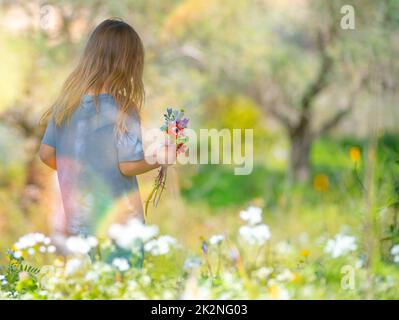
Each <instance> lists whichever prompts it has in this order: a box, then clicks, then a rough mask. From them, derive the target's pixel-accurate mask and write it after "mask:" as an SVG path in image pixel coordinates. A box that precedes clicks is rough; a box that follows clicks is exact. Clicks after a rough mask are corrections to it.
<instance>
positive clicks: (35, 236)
mask: <svg viewBox="0 0 399 320" xmlns="http://www.w3.org/2000/svg"><path fill="white" fill-rule="evenodd" d="M45 238H46V237H45V236H44V235H43V234H41V233H37V232H36V233H28V234H26V235H24V236H22V237H20V238H19V239H18V241H17V242H16V243H15V244H14V246H15V248H17V249H18V250H24V249H28V248H31V247H33V246H35V245H36V244H37V243H40V242H43V241H44V239H45Z"/></svg>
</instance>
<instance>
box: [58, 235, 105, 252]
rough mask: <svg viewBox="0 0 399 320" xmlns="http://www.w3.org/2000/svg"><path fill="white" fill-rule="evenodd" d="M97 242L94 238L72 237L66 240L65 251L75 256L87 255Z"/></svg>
mask: <svg viewBox="0 0 399 320" xmlns="http://www.w3.org/2000/svg"><path fill="white" fill-rule="evenodd" d="M97 244H98V241H97V239H96V238H94V237H88V238H84V237H82V236H72V237H69V238H68V239H67V240H66V247H67V249H68V250H69V251H70V252H72V253H76V254H87V253H88V252H89V251H90V249H91V248H93V247H95V246H97Z"/></svg>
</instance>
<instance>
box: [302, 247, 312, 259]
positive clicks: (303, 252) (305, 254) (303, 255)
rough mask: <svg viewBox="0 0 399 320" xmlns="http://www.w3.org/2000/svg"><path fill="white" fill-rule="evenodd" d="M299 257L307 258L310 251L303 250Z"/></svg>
mask: <svg viewBox="0 0 399 320" xmlns="http://www.w3.org/2000/svg"><path fill="white" fill-rule="evenodd" d="M300 255H301V257H304V258H307V257H309V255H310V250H308V249H303V250H302V251H301V253H300Z"/></svg>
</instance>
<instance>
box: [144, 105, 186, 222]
mask: <svg viewBox="0 0 399 320" xmlns="http://www.w3.org/2000/svg"><path fill="white" fill-rule="evenodd" d="M164 118H165V122H164V124H163V125H162V127H161V128H160V129H161V131H162V132H163V133H164V134H165V146H166V147H170V146H172V148H175V149H176V157H177V156H178V155H180V154H183V153H185V152H186V151H187V143H188V137H187V136H186V135H185V132H184V129H186V128H187V125H188V121H189V119H188V118H185V117H184V110H183V109H181V110H180V111H178V110H173V109H172V108H167V109H166V113H165V114H164ZM166 175H167V167H166V166H162V167H161V169H160V170H159V173H158V176H157V177H156V179H155V185H154V188H153V189H152V191H151V192H150V195H149V196H148V199H147V201H146V203H145V214H146V215H147V211H148V205H149V204H150V203H151V202H152V203H153V205H154V207H156V206H157V204H158V202H159V199H160V198H161V195H162V192H163V190H164V189H165V183H166Z"/></svg>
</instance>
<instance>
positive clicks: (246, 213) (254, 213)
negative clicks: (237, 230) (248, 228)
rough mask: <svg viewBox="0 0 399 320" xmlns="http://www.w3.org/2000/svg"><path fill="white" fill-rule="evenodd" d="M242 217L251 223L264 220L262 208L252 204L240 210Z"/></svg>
mask: <svg viewBox="0 0 399 320" xmlns="http://www.w3.org/2000/svg"><path fill="white" fill-rule="evenodd" d="M240 218H241V219H242V220H244V221H246V222H248V223H249V224H250V225H255V224H257V223H259V222H261V221H262V209H261V208H258V207H253V206H251V207H249V208H248V209H247V210H243V211H241V212H240Z"/></svg>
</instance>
